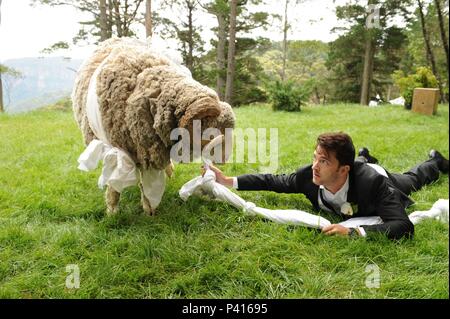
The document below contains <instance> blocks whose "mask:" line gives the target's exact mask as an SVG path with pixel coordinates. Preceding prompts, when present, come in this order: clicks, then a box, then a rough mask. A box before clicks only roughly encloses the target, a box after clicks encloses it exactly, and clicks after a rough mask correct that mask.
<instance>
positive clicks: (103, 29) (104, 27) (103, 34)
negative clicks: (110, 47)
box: [99, 0, 108, 41]
mask: <svg viewBox="0 0 450 319" xmlns="http://www.w3.org/2000/svg"><path fill="white" fill-rule="evenodd" d="M99 2H100V3H99V4H100V41H105V40H106V39H108V17H107V15H106V0H100V1H99Z"/></svg>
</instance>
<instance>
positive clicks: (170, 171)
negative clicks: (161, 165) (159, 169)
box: [166, 160, 175, 178]
mask: <svg viewBox="0 0 450 319" xmlns="http://www.w3.org/2000/svg"><path fill="white" fill-rule="evenodd" d="M174 170H175V166H174V165H173V163H172V160H170V164H169V165H167V166H166V175H167V176H168V177H169V178H171V177H172V176H173V171H174Z"/></svg>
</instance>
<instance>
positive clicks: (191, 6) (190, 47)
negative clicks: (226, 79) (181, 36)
mask: <svg viewBox="0 0 450 319" xmlns="http://www.w3.org/2000/svg"><path fill="white" fill-rule="evenodd" d="M186 6H187V8H188V39H187V40H188V54H187V58H186V67H187V68H188V69H189V70H190V71H191V73H192V72H194V27H193V21H192V12H193V11H194V6H195V3H194V2H191V1H189V0H186Z"/></svg>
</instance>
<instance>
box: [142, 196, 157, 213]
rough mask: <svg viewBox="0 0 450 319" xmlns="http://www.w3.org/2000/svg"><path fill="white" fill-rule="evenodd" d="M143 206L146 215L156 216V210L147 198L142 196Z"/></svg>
mask: <svg viewBox="0 0 450 319" xmlns="http://www.w3.org/2000/svg"><path fill="white" fill-rule="evenodd" d="M141 204H142V208H143V209H144V212H145V214H146V215H148V216H155V215H156V209H153V208H152V206H151V205H150V203H149V201H148V199H147V198H145V197H144V196H142V198H141Z"/></svg>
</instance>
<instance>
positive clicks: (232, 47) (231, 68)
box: [225, 0, 238, 105]
mask: <svg viewBox="0 0 450 319" xmlns="http://www.w3.org/2000/svg"><path fill="white" fill-rule="evenodd" d="M237 1H238V0H231V3H230V38H229V42H228V67H227V85H226V88H225V102H227V103H228V104H230V105H231V104H232V100H233V81H234V73H235V62H236V61H235V59H236V56H235V52H236V18H237Z"/></svg>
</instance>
